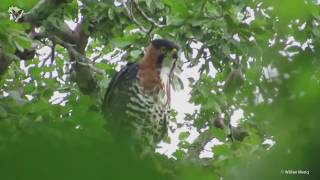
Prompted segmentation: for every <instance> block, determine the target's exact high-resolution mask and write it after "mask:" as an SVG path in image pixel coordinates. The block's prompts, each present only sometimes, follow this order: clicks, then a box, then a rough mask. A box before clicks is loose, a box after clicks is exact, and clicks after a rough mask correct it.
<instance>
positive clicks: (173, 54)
mask: <svg viewBox="0 0 320 180" xmlns="http://www.w3.org/2000/svg"><path fill="white" fill-rule="evenodd" d="M172 58H173V59H175V60H177V59H178V50H177V49H176V48H174V49H172Z"/></svg>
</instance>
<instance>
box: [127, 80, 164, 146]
mask: <svg viewBox="0 0 320 180" xmlns="http://www.w3.org/2000/svg"><path fill="white" fill-rule="evenodd" d="M129 92H130V94H131V95H130V96H129V98H130V99H129V101H128V103H127V104H126V111H125V113H126V115H127V117H128V118H129V119H130V122H129V123H128V125H129V126H131V129H132V131H133V135H134V136H135V137H134V138H137V139H138V140H139V141H141V140H142V141H143V143H146V144H149V145H151V146H155V145H156V144H157V143H158V142H160V140H161V139H162V138H163V136H164V135H165V134H166V133H167V120H168V117H167V116H168V113H167V111H168V106H167V105H166V93H165V91H160V92H159V93H154V94H152V93H151V94H150V93H146V92H145V91H144V90H143V88H142V87H141V86H139V84H138V83H137V81H136V82H134V83H133V85H132V86H131V87H130V88H129Z"/></svg>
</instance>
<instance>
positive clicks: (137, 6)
mask: <svg viewBox="0 0 320 180" xmlns="http://www.w3.org/2000/svg"><path fill="white" fill-rule="evenodd" d="M132 3H133V5H134V6H135V8H136V9H137V10H138V12H139V13H140V14H141V16H142V17H144V18H145V19H146V20H147V21H149V22H151V23H152V24H153V25H154V26H156V27H159V28H162V27H165V25H163V24H160V23H158V22H156V21H155V20H154V19H152V18H151V17H149V16H148V15H147V14H146V13H145V12H144V11H143V10H142V9H141V8H140V6H139V5H138V3H136V2H135V1H132Z"/></svg>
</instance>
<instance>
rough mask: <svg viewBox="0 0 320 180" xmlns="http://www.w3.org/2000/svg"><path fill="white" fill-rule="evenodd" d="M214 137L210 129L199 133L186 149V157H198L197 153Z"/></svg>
mask: <svg viewBox="0 0 320 180" xmlns="http://www.w3.org/2000/svg"><path fill="white" fill-rule="evenodd" d="M212 138H214V136H213V134H212V133H211V131H210V129H208V130H206V131H205V132H203V133H200V135H199V136H198V138H197V139H196V140H195V141H194V142H193V143H192V145H191V147H190V148H189V149H188V157H189V158H190V159H199V155H200V153H201V151H202V150H203V147H204V146H205V145H206V144H207V143H208V142H209V141H211V140H212Z"/></svg>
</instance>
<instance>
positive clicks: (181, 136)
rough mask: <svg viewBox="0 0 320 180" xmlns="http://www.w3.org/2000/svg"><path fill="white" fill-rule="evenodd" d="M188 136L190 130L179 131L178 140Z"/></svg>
mask: <svg viewBox="0 0 320 180" xmlns="http://www.w3.org/2000/svg"><path fill="white" fill-rule="evenodd" d="M189 136H190V132H188V131H185V132H181V133H180V134H179V140H180V141H182V140H186V139H187V138H188V137H189Z"/></svg>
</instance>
